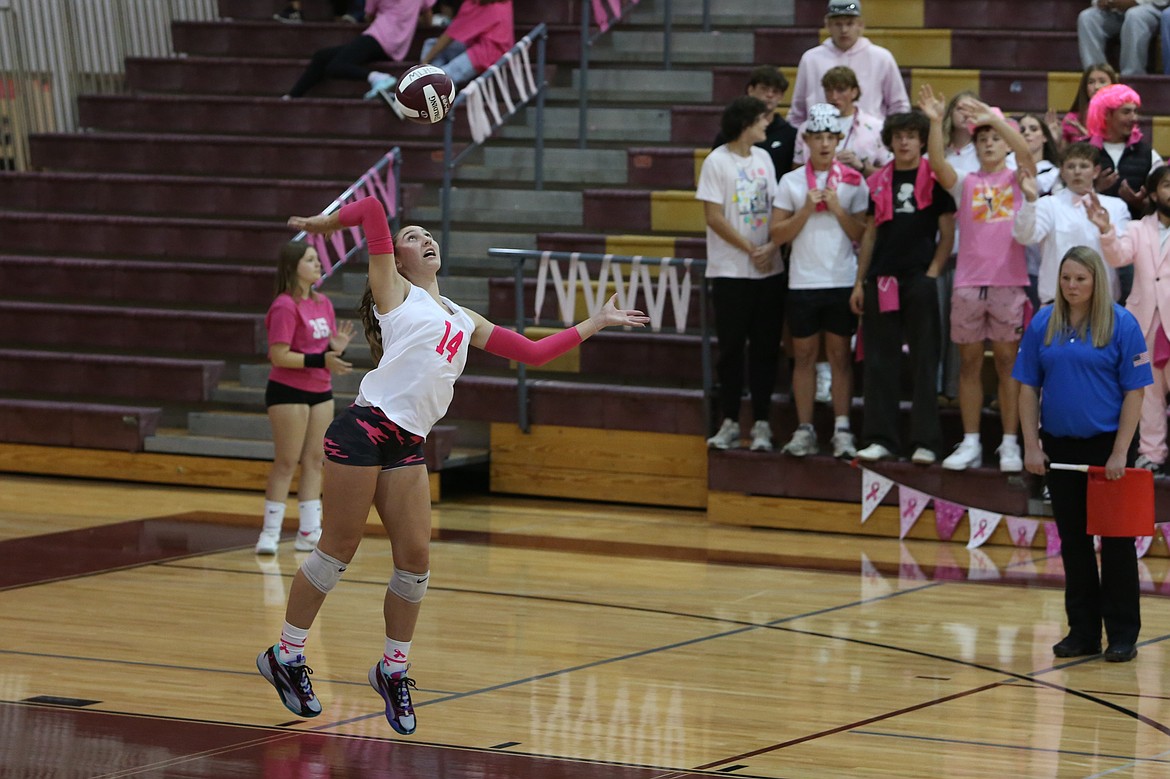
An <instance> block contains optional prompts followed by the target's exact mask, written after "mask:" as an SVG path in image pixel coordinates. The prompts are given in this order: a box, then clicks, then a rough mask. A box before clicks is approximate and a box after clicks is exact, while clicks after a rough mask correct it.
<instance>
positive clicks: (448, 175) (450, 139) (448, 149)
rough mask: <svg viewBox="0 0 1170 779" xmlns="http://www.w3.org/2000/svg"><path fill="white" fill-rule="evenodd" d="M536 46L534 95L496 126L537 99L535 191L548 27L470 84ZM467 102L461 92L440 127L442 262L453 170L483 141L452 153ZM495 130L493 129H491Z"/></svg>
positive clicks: (540, 175) (539, 177) (540, 179)
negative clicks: (458, 118) (461, 109)
mask: <svg viewBox="0 0 1170 779" xmlns="http://www.w3.org/2000/svg"><path fill="white" fill-rule="evenodd" d="M533 43H535V44H536V78H535V79H534V81H535V82H536V93H535V94H534V95H529V96H528V97H527V98H525V99H524V100H521V101H517V102H515V104H514V107H513V109H512V110H511V111H510V112H509V113H508V114H507V115H505V116H503V117H502V118H501V120H500V123H499V124H498V125H496V127H499V126H502V125H503V124H504V123H505V122H507V121H508V120H509V119H511V118H512V117H513V116H515V115H516V114H518V113H519V112H520V109H522V108H524V107H525V106H526V105H528V104H529V103H530V102H532V100H533V99H535V100H536V128H535V133H536V138H535V141H534V143H535V147H534V150H533V152H534V160H533V163H534V170H533V180H534V188H535V189H536V190H538V191H539V190H542V189H544V98H545V93H546V91H547V90H548V83H547V82H546V81H545V72H544V71H545V47H546V45H547V43H548V26H547V25H545V24H544V23H543V22H542V23H540V24H538V25H537V26H536V27H533V28H532V31H531V32H529V33H528V34H527V35H525V36H524V37H523V38H521V39H520V40H519V41H517V42H516V45H515V46H513V47H512V48H511V49H509V50H508V51H507V52H506V53H505V54H504V56H502V57H501V58H500V59H499V60H497V61H496V62H495V63H493V64H492V65H491V66H490V67H489V68H487V69H486V70H485V71H484V72H483V73H481V74H479V76H478V77H476V79H475V80H474V81H473V82H472V83H479V84H487V83H489V80H490V79H495V78H496V74H497V73H498V72H500V71H501V69H502V68H503V67H504V63H505V62H507V61H508V60H509V55H513V56H515V55H517V54H519V53H520V52H521V51H522V50H523V49H524V48H526V47H528V48H530V47H531V46H532V44H533ZM466 102H467V94H466V92H464V91H461V92H460V93H459V94H458V95H457V96H456V97H455V102H454V103H452V104H451V110H450V111H448V112H447V118H446V120H445V121H444V126H443V189H442V195H441V197H442V238H441V239H440V243H439V252H440V254H441V256H442V257H443V258H444V259H445V258H446V257H447V248H448V246H450V242H451V185H452V182H453V180H454V176H455V169H456V168H457V167H458V166H459V164H460V163H461V162H463V160H464V159H465V158H466V157H467V155H468V154H470V153H471V152H472V151H474V150H475V149H477V148H479V147H480V146H482V145H483V143H482V142H477V141H474V140H473V141H472V142H471V143H469V144H468V145H467V146H465V147H464V148H463V149H462V150H461V151H460V152H459V153H458V154H455V153H454V147H455V116H456V114H457V113H458V112H457V110H456V109H458V107H459V106H461V105H464V104H465V103H466ZM493 129H495V128H493ZM441 272H442V273H443V274H444V275H446V274H449V273H450V272H451V266H450V265H449V264H447V263H444V264H443V269H442V271H441Z"/></svg>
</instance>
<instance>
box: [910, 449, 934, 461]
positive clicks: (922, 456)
mask: <svg viewBox="0 0 1170 779" xmlns="http://www.w3.org/2000/svg"><path fill="white" fill-rule="evenodd" d="M937 459H938V457H937V456H936V455H935V453H934V452H932V451H930V450H929V449H927V448H926V447H925V446H920V447H918V448H917V449H915V450H914V454H912V455H910V462H912V463H914V464H915V465H934V463H935V460H937Z"/></svg>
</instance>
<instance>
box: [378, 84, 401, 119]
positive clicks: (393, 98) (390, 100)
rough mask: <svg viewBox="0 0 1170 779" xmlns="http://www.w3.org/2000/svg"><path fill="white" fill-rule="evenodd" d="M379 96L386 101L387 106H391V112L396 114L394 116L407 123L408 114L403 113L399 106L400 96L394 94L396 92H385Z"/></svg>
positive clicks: (391, 90)
mask: <svg viewBox="0 0 1170 779" xmlns="http://www.w3.org/2000/svg"><path fill="white" fill-rule="evenodd" d="M378 94H379V95H381V96H382V99H383V100H385V101H386V105H388V106H390V110H391V111H393V112H394V115H395V116H397V117H398V118H399V119H401V120H402V121H404V122H405V121H406V114H404V113H402V106H400V105H398V95H397V94H395V93H394V90H393V89H390V90H387V91H385V92H378Z"/></svg>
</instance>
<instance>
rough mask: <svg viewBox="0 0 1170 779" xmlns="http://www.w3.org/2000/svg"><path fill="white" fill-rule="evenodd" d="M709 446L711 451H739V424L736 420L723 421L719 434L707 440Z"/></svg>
mask: <svg viewBox="0 0 1170 779" xmlns="http://www.w3.org/2000/svg"><path fill="white" fill-rule="evenodd" d="M707 446H708V447H710V448H711V449H738V448H739V423H738V422H736V421H735V420H734V419H725V420H723V424H722V425H721V426H720V427H719V432H718V433H716V434H715V435H713V436H711V437H710V438H708V439H707Z"/></svg>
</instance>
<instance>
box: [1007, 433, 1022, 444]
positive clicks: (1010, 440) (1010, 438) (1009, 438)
mask: <svg viewBox="0 0 1170 779" xmlns="http://www.w3.org/2000/svg"><path fill="white" fill-rule="evenodd" d="M1003 443H1005V444H1015V445H1017V446H1019V442H1018V440H1017V437H1016V436H1014V435H1006V434H1005V435H1004V437H1003Z"/></svg>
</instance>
